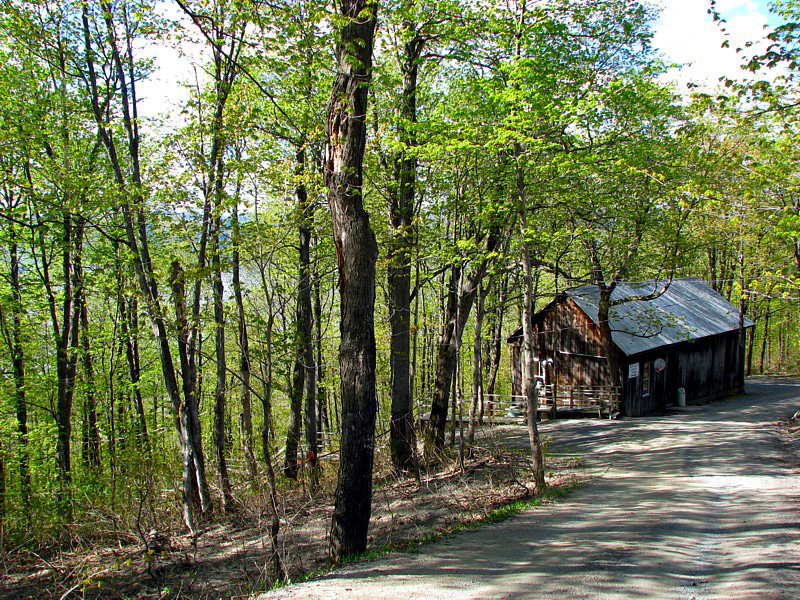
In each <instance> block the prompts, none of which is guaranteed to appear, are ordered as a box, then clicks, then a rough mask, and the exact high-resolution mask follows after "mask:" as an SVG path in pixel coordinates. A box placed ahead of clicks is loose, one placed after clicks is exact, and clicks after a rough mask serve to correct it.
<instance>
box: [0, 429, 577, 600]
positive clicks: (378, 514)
mask: <svg viewBox="0 0 800 600" xmlns="http://www.w3.org/2000/svg"><path fill="white" fill-rule="evenodd" d="M521 429H524V428H520V427H519V426H513V425H511V426H509V425H506V426H501V427H497V428H492V429H489V428H486V429H484V430H482V431H481V434H480V438H479V439H480V442H479V443H478V444H477V446H476V447H475V449H474V451H473V453H472V456H470V457H468V458H466V459H465V461H464V465H463V469H462V467H461V465H460V462H459V461H458V460H457V456H456V458H452V459H450V460H446V461H443V462H442V463H440V464H439V465H438V466H437V468H435V469H430V470H427V471H424V472H423V473H421V476H420V481H419V483H418V482H417V481H416V480H415V478H414V477H411V478H406V479H398V478H396V477H393V476H392V475H391V474H390V473H391V469H390V468H389V465H388V464H383V463H380V462H379V464H378V465H376V478H375V489H374V493H373V511H372V518H371V521H370V530H369V546H368V553H371V554H373V555H374V554H381V553H383V552H385V551H387V550H389V549H403V548H405V549H409V548H413V547H414V546H415V545H416V544H419V543H421V542H427V541H431V540H435V539H438V538H440V537H442V536H446V535H448V534H449V533H452V532H454V531H457V530H459V529H462V528H464V527H465V526H467V527H468V526H470V525H473V526H474V525H475V524H477V523H479V522H480V521H482V520H486V519H487V518H491V516H492V515H493V511H494V512H495V513H496V511H497V509H498V508H501V507H504V506H508V505H509V504H511V503H514V502H515V501H517V500H520V499H523V498H528V497H529V496H530V489H531V487H532V481H531V472H530V462H529V460H528V456H527V452H526V451H525V449H524V447H523V448H520V447H516V448H508V447H507V446H506V444H505V439H506V435H507V433H508V432H509V431H516V432H517V435H519V430H521ZM456 455H457V452H456ZM547 468H548V484H549V486H550V488H551V490H555V492H556V493H555V495H557V494H558V490H562V491H566V490H569V489H571V488H572V487H574V486H575V485H576V484H577V483H579V482H581V481H583V480H584V479H586V478H587V475H586V473H585V472H584V470H583V467H582V462H581V460H580V459H577V458H575V457H574V456H549V457H548V461H547ZM335 470H336V465H335V463H329V464H327V465H325V468H324V471H323V476H322V481H321V485H320V489H319V490H318V491H317V493H316V494H314V495H313V496H312V495H311V494H310V493H309V492H308V490H307V489H306V488H305V486H303V485H302V484H298V485H296V486H295V487H294V488H287V489H285V490H282V492H281V500H280V501H281V505H280V507H279V508H280V513H281V530H280V555H281V558H282V560H283V563H284V565H285V567H286V569H287V571H288V574H289V577H290V579H291V580H292V581H297V580H302V579H304V578H306V577H308V576H309V575H313V574H315V573H319V572H322V571H324V570H325V568H326V551H327V531H328V527H329V523H330V519H331V513H332V510H333V491H334V487H335V481H334V480H335ZM262 498H263V496H262ZM544 501H545V502H547V500H544ZM266 506H267V505H266V502H258V501H252V500H251V502H250V505H243V506H240V508H239V510H238V511H237V512H236V513H235V514H234V515H233V516H231V517H225V518H224V521H223V522H216V523H213V524H209V525H208V526H207V527H206V528H205V529H204V530H203V532H202V535H200V536H199V539H197V541H196V543H194V542H193V540H192V539H191V537H190V536H188V535H186V534H185V533H184V532H181V531H177V530H176V531H159V532H158V534H159V536H161V537H162V538H163V539H162V543H163V544H164V545H165V550H164V551H162V552H159V553H157V554H154V555H150V554H148V552H147V551H146V549H145V545H144V543H143V542H142V541H136V538H137V537H139V536H138V535H137V534H136V532H124V535H121V536H120V537H119V538H118V539H108V538H107V537H106V538H105V539H103V540H91V539H73V540H72V541H71V544H70V548H65V547H64V546H63V545H62V546H61V547H53V548H49V549H44V550H38V551H37V552H32V551H25V550H22V549H19V550H17V551H16V552H15V553H13V554H10V555H9V554H6V555H4V556H0V597H3V598H62V599H65V600H66V599H68V598H159V599H160V598H187V597H188V598H236V597H247V596H249V595H250V594H252V593H254V592H259V591H264V590H265V589H269V588H270V587H271V586H272V585H273V583H274V572H273V571H272V565H271V559H270V557H271V555H272V554H271V547H270V541H269V540H270V536H269V521H270V515H269V512H268V511H267V509H266V508H265V507H266ZM177 509H178V507H177V506H176V510H177Z"/></svg>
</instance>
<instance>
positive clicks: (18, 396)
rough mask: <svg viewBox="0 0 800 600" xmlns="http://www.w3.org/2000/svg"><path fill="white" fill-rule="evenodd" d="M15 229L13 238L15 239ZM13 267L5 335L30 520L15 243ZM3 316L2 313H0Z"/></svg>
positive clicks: (14, 246)
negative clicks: (12, 381)
mask: <svg viewBox="0 0 800 600" xmlns="http://www.w3.org/2000/svg"><path fill="white" fill-rule="evenodd" d="M14 235H15V233H14V231H13V228H12V231H11V237H12V239H13V238H14ZM9 255H10V266H9V281H10V283H11V295H12V305H11V330H10V331H9V330H8V327H7V324H6V321H5V319H3V333H4V335H5V338H6V342H7V344H8V350H9V354H10V355H11V364H12V370H13V372H14V400H15V409H16V416H17V443H18V450H17V456H18V461H19V486H20V498H21V500H22V509H23V512H24V514H25V517H26V520H27V519H29V518H30V500H31V472H30V458H29V454H28V403H27V400H26V397H25V393H26V392H25V349H24V348H23V345H22V314H23V305H22V285H21V282H20V277H19V269H20V260H19V247H18V245H17V243H16V241H12V242H11V244H10V247H9ZM0 314H1V313H0Z"/></svg>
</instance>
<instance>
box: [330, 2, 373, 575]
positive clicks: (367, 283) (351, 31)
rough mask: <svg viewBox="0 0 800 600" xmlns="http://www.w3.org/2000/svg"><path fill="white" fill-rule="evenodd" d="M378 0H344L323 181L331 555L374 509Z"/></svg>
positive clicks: (353, 549)
mask: <svg viewBox="0 0 800 600" xmlns="http://www.w3.org/2000/svg"><path fill="white" fill-rule="evenodd" d="M377 8H378V7H377V4H375V3H373V2H371V1H370V0H366V1H365V0H343V1H342V2H340V3H339V9H340V11H341V15H342V17H343V22H342V24H341V25H340V26H339V27H338V30H337V34H336V39H337V42H336V61H337V68H336V71H337V72H336V78H335V79H334V83H333V90H332V92H331V97H330V101H329V103H328V109H327V142H326V147H325V165H324V166H325V183H326V185H327V187H328V190H329V192H328V199H329V202H330V209H331V220H332V223H333V239H334V242H335V244H336V257H337V260H338V266H339V294H340V298H341V320H340V332H341V343H340V346H339V369H340V382H341V403H342V424H341V443H340V450H339V481H338V484H337V486H336V500H335V503H334V509H333V518H332V521H331V530H330V548H329V557H330V560H331V562H333V563H340V562H341V561H342V560H343V559H344V558H345V557H347V556H351V555H354V554H357V553H360V552H363V551H364V550H365V549H366V546H367V528H368V526H369V518H370V513H371V510H372V467H373V459H374V450H375V416H376V412H377V408H378V406H377V397H376V390H375V362H376V356H375V327H374V307H375V263H376V261H377V255H378V247H377V243H376V241H375V235H374V234H373V232H372V228H371V227H370V223H369V216H368V215H367V213H366V211H365V210H364V207H363V204H362V198H361V190H362V184H363V171H362V168H363V159H364V147H365V144H366V126H365V119H366V114H367V97H368V90H369V82H370V78H371V74H372V49H373V43H374V34H375V24H376V19H377Z"/></svg>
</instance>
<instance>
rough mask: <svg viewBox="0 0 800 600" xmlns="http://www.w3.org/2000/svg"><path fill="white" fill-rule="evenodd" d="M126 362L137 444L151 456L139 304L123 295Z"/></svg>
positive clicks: (121, 298) (134, 299)
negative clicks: (140, 347)
mask: <svg viewBox="0 0 800 600" xmlns="http://www.w3.org/2000/svg"><path fill="white" fill-rule="evenodd" d="M118 302H119V310H120V313H121V315H120V322H121V329H122V337H123V343H124V345H125V360H126V362H127V364H128V375H129V377H130V380H131V390H132V392H133V405H134V408H135V409H136V431H135V434H136V436H135V439H136V443H137V444H139V445H140V446H141V447H143V448H145V450H146V451H147V454H148V455H149V454H150V438H149V436H148V432H147V415H146V414H145V410H144V400H143V398H142V390H141V373H142V370H141V366H140V358H139V303H138V301H137V300H136V298H131V299H130V300H125V299H124V298H123V297H122V296H121V295H120V298H119V300H118Z"/></svg>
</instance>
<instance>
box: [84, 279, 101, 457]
mask: <svg viewBox="0 0 800 600" xmlns="http://www.w3.org/2000/svg"><path fill="white" fill-rule="evenodd" d="M80 303H81V306H80V311H81V342H82V345H83V371H84V376H85V377H86V403H85V406H86V411H85V412H86V423H85V430H86V436H85V439H84V462H85V463H86V464H87V465H89V466H90V467H92V468H94V469H98V468H99V467H100V464H101V463H100V431H99V430H98V428H97V396H96V387H95V385H96V384H95V375H94V361H93V359H92V350H91V342H90V341H89V315H88V311H87V309H86V295H85V294H81V301H80Z"/></svg>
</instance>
